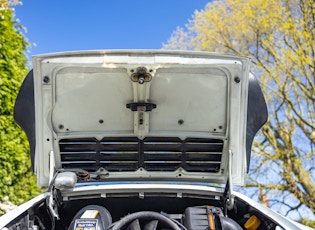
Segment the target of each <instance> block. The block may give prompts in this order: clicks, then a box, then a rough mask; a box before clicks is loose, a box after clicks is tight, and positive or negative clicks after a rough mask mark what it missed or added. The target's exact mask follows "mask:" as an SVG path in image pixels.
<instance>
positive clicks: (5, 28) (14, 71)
mask: <svg viewBox="0 0 315 230" xmlns="http://www.w3.org/2000/svg"><path fill="white" fill-rule="evenodd" d="M14 4H16V3H14V2H9V1H7V0H0V201H1V200H3V198H4V197H9V200H10V201H11V202H13V203H15V204H21V203H23V202H24V201H26V200H28V199H30V198H31V197H33V196H35V195H36V194H38V192H39V188H38V187H37V186H36V179H35V177H34V175H33V174H32V172H31V170H30V169H31V165H30V157H29V148H28V142H27V138H26V136H25V134H24V133H23V131H22V130H21V129H20V128H19V127H18V126H17V125H16V123H15V122H14V119H13V107H14V103H15V98H16V96H17V93H18V91H19V88H20V86H21V83H22V80H23V78H24V77H25V75H26V73H27V58H26V55H25V51H26V49H27V47H28V43H27V41H26V39H25V37H24V35H23V34H22V33H21V29H22V27H21V25H19V24H18V23H17V22H16V21H14V9H13V8H12V5H14ZM0 214H1V210H0Z"/></svg>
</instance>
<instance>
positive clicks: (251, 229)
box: [244, 215, 261, 230]
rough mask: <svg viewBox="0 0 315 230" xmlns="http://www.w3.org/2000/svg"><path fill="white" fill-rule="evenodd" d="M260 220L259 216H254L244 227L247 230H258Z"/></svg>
mask: <svg viewBox="0 0 315 230" xmlns="http://www.w3.org/2000/svg"><path fill="white" fill-rule="evenodd" d="M260 223H261V221H260V219H258V217H257V216H255V215H252V216H251V217H250V218H249V219H248V220H247V221H246V223H245V225H244V227H245V229H247V230H256V229H257V228H258V227H259V226H260Z"/></svg>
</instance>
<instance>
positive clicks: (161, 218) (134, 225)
mask: <svg viewBox="0 0 315 230" xmlns="http://www.w3.org/2000/svg"><path fill="white" fill-rule="evenodd" d="M158 224H161V225H163V226H164V227H165V228H166V229H170V230H181V228H180V227H179V226H178V224H177V223H175V222H174V221H173V220H172V219H170V218H168V217H167V216H165V215H163V214H160V213H157V212H150V211H143V212H136V213H132V214H129V215H127V216H125V217H124V218H122V219H121V220H119V221H117V222H116V223H114V224H113V227H112V230H122V229H128V230H129V229H132V230H141V229H144V230H146V229H150V230H156V229H160V228H158ZM163 229H164V228H163Z"/></svg>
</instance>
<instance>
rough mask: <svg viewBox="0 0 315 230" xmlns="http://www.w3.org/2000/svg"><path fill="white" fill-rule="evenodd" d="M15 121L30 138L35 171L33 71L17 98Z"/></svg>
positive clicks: (28, 75) (27, 77) (24, 82)
mask: <svg viewBox="0 0 315 230" xmlns="http://www.w3.org/2000/svg"><path fill="white" fill-rule="evenodd" d="M14 120H15V122H16V123H17V124H18V125H19V126H20V127H21V128H22V129H23V130H24V132H25V134H26V136H27V138H28V142H29V145H30V154H31V161H32V168H33V171H34V158H35V145H36V137H35V102H34V77H33V70H31V71H30V72H29V73H28V74H27V76H26V78H25V79H24V81H23V84H22V86H21V88H20V91H19V93H18V96H17V98H16V101H15V105H14Z"/></svg>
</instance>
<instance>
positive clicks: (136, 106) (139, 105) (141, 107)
mask: <svg viewBox="0 0 315 230" xmlns="http://www.w3.org/2000/svg"><path fill="white" fill-rule="evenodd" d="M126 107H127V108H128V109H130V110H131V111H143V112H149V111H152V109H155V108H156V104H153V103H147V102H134V103H128V104H126Z"/></svg>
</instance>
